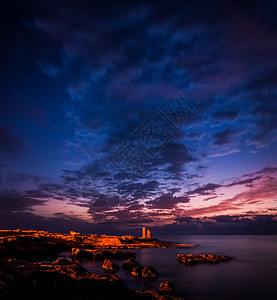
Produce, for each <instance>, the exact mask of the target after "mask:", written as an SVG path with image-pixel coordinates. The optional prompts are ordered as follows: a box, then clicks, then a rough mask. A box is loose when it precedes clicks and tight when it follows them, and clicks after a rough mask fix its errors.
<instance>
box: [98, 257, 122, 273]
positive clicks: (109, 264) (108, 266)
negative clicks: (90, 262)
mask: <svg viewBox="0 0 277 300" xmlns="http://www.w3.org/2000/svg"><path fill="white" fill-rule="evenodd" d="M102 268H103V269H105V270H110V271H113V272H115V271H117V270H119V269H120V267H119V265H118V264H116V263H115V262H114V261H112V260H110V259H107V258H106V259H105V260H104V263H103V265H102Z"/></svg>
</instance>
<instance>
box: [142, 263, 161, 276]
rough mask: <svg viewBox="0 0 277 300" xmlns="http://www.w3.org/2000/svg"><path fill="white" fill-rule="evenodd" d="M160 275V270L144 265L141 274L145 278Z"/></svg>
mask: <svg viewBox="0 0 277 300" xmlns="http://www.w3.org/2000/svg"><path fill="white" fill-rule="evenodd" d="M158 275H159V273H158V271H156V270H155V269H154V268H153V267H151V266H148V267H144V268H143V269H142V271H141V276H142V277H144V278H149V279H156V278H157V277H158Z"/></svg>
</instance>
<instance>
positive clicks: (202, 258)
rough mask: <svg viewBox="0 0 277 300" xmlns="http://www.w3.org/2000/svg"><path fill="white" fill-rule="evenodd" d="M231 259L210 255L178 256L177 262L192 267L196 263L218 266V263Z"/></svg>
mask: <svg viewBox="0 0 277 300" xmlns="http://www.w3.org/2000/svg"><path fill="white" fill-rule="evenodd" d="M231 259H232V257H230V256H222V255H211V254H207V255H205V254H178V255H177V260H178V261H179V262H182V263H185V264H188V265H192V264H198V263H208V264H218V263H219V262H224V261H230V260H231Z"/></svg>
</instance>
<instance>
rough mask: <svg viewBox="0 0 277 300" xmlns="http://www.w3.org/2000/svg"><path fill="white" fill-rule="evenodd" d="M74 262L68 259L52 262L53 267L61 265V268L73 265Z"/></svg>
mask: <svg viewBox="0 0 277 300" xmlns="http://www.w3.org/2000/svg"><path fill="white" fill-rule="evenodd" d="M72 264H73V262H71V261H69V260H68V259H66V258H59V259H57V260H55V261H53V262H52V265H59V266H65V265H68V266H69V265H72Z"/></svg>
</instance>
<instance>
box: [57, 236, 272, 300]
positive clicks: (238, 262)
mask: <svg viewBox="0 0 277 300" xmlns="http://www.w3.org/2000/svg"><path fill="white" fill-rule="evenodd" d="M158 238H159V239H160V240H165V241H171V242H175V243H180V244H196V246H195V247H192V248H181V249H180V248H169V249H165V248H148V249H147V248H145V249H137V250H132V251H134V252H136V260H137V261H138V262H139V263H140V264H141V265H144V266H149V265H151V266H152V267H154V268H155V269H156V270H157V271H158V272H159V274H160V275H159V277H158V279H156V280H146V279H142V278H136V277H134V276H132V275H131V274H130V273H129V271H127V270H124V269H123V268H121V269H120V270H119V271H118V272H117V273H116V274H117V275H118V276H119V277H120V278H121V279H122V280H123V281H124V283H125V285H126V286H127V287H132V288H138V289H157V288H158V287H159V285H160V283H161V282H162V281H166V280H168V281H170V282H171V283H173V284H174V285H175V287H176V289H177V291H178V296H179V297H183V298H185V299H186V300H212V299H218V300H219V299H220V300H224V299H226V300H227V299H228V300H234V299H238V300H248V299H249V300H250V299H251V300H256V299H257V300H276V299H277V236H276V235H180V236H159V237H158ZM179 253H180V254H189V253H192V254H216V255H227V256H232V257H233V259H232V260H231V261H230V262H221V263H219V264H195V265H186V264H183V263H180V262H178V261H177V254H179ZM67 255H68V256H69V253H63V254H61V255H60V256H64V257H65V256H67ZM116 262H117V263H118V264H119V265H120V266H122V264H123V262H124V260H117V261H116ZM79 263H80V264H81V265H82V266H83V267H84V268H86V269H87V270H88V271H91V272H96V273H101V274H107V273H108V272H107V271H104V270H103V269H102V267H101V266H102V263H101V262H97V261H90V260H79Z"/></svg>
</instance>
